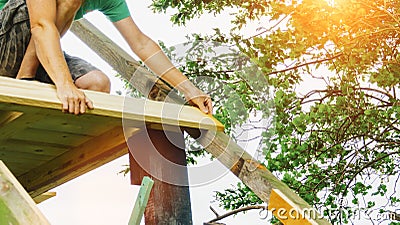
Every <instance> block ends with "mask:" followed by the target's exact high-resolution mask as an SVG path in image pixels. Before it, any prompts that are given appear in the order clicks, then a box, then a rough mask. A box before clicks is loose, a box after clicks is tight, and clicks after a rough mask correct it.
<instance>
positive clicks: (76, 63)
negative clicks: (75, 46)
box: [36, 53, 111, 93]
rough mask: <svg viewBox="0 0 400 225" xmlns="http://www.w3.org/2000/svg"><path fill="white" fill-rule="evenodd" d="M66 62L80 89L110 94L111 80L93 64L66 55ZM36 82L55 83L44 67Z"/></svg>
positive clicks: (41, 68)
mask: <svg viewBox="0 0 400 225" xmlns="http://www.w3.org/2000/svg"><path fill="white" fill-rule="evenodd" d="M64 57H65V61H66V62H67V65H68V68H69V70H70V72H71V75H72V79H73V80H74V82H75V85H76V86H77V87H78V88H80V89H85V90H92V91H100V92H105V93H110V86H111V82H110V79H109V78H108V77H107V75H105V74H104V73H103V72H101V71H100V70H99V69H97V68H96V67H95V66H93V65H92V64H90V63H88V62H86V61H85V60H83V59H81V58H78V57H75V56H70V55H68V54H66V53H64ZM36 80H38V81H40V82H44V83H53V82H52V81H51V79H50V77H49V76H48V75H47V73H46V71H45V70H44V69H43V67H42V66H39V68H38V70H37V73H36Z"/></svg>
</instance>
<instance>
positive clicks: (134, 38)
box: [114, 17, 212, 113]
mask: <svg viewBox="0 0 400 225" xmlns="http://www.w3.org/2000/svg"><path fill="white" fill-rule="evenodd" d="M114 26H115V27H116V28H117V29H118V31H119V32H120V33H121V35H122V36H123V37H124V39H125V40H126V41H127V43H128V44H129V46H130V48H131V49H132V51H133V52H134V53H135V54H136V55H137V56H138V57H139V58H140V59H141V60H143V61H144V62H145V64H146V65H147V66H148V67H149V68H150V69H151V70H153V71H154V72H155V73H156V74H157V75H159V76H161V77H162V78H163V79H165V80H166V81H167V82H168V83H170V84H171V85H172V86H174V87H176V88H177V89H178V90H179V91H181V92H183V94H184V95H185V97H186V99H187V100H188V101H189V102H191V103H192V104H193V105H196V106H197V107H199V109H200V110H201V111H203V112H204V113H212V102H211V98H210V97H209V96H208V95H207V94H205V93H204V92H202V91H201V90H199V89H198V88H197V87H195V86H194V85H193V84H192V83H191V82H190V81H189V80H188V79H187V77H186V76H185V75H183V74H182V73H181V72H180V71H179V70H178V69H177V68H175V67H174V66H173V65H172V63H171V62H170V60H169V59H168V58H167V57H166V56H165V54H164V53H163V52H162V51H161V49H160V47H159V46H158V45H157V44H156V43H155V42H154V41H153V40H151V39H150V38H149V37H147V36H146V35H145V34H143V33H142V32H141V31H140V29H139V28H138V27H137V25H136V24H135V23H134V21H133V20H132V17H127V18H125V19H122V20H120V21H117V22H114Z"/></svg>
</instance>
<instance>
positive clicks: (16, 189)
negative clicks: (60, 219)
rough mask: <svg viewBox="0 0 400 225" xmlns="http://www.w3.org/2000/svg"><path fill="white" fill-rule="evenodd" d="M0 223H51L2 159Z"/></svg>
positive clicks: (19, 224)
mask: <svg viewBox="0 0 400 225" xmlns="http://www.w3.org/2000/svg"><path fill="white" fill-rule="evenodd" d="M0 224H15V225H24V224H40V225H46V224H50V223H49V222H48V221H47V219H46V218H45V217H44V216H43V214H42V213H41V212H40V211H39V209H38V208H37V207H36V204H35V202H34V201H33V199H32V198H31V197H30V196H29V195H28V193H27V192H26V191H25V190H24V188H23V187H22V186H21V184H20V183H19V182H18V181H17V179H16V178H15V177H14V176H13V175H12V173H11V172H10V171H9V170H8V168H7V167H6V165H4V163H3V162H2V161H1V160H0Z"/></svg>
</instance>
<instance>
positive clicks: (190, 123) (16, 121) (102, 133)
mask: <svg viewBox="0 0 400 225" xmlns="http://www.w3.org/2000/svg"><path fill="white" fill-rule="evenodd" d="M85 94H86V95H87V96H88V97H89V98H90V99H91V100H92V101H93V102H94V105H95V109H94V110H90V111H89V112H88V113H86V114H84V115H79V116H76V115H70V114H66V113H62V112H61V110H60V109H61V104H60V101H59V100H58V98H57V96H56V91H55V87H54V86H53V85H48V84H42V83H38V82H34V81H21V80H15V79H10V78H5V77H0V159H1V160H2V161H3V162H4V163H5V164H6V165H7V167H8V168H9V169H10V170H11V171H12V173H13V174H14V175H15V176H16V177H17V178H18V180H19V181H20V182H21V183H22V185H23V186H24V187H25V188H26V189H27V191H28V192H29V193H30V194H31V196H33V197H35V196H37V195H39V194H41V193H43V192H45V191H47V190H49V189H51V188H53V187H55V186H58V185H60V184H62V183H64V182H66V181H68V180H71V179H73V178H75V177H77V176H79V175H81V174H83V173H86V172H88V171H90V170H92V169H94V168H97V167H98V166H100V165H103V164H104V163H107V162H109V161H111V160H113V159H115V158H117V157H119V156H122V155H124V154H126V153H127V147H126V143H125V136H124V131H123V126H122V118H123V119H124V120H125V121H126V122H129V125H130V127H129V129H126V128H127V127H125V134H127V133H129V134H132V135H134V133H135V132H136V131H138V130H140V129H141V127H143V126H154V127H162V126H182V127H191V128H202V129H208V130H209V129H211V130H222V129H223V125H222V124H221V123H219V122H218V121H217V120H215V119H214V118H212V117H209V116H207V115H205V114H203V113H201V112H200V111H199V110H198V109H196V108H194V107H190V106H182V105H178V104H171V103H161V102H155V101H151V100H145V99H134V98H130V99H129V100H127V99H125V98H124V97H122V96H113V95H108V94H103V93H98V92H92V91H85ZM127 102H128V104H129V105H128V106H126V105H125V106H124V104H126V103H127ZM166 109H174V110H166ZM160 125H162V126H160Z"/></svg>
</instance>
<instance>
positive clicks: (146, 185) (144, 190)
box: [128, 176, 154, 225]
mask: <svg viewBox="0 0 400 225" xmlns="http://www.w3.org/2000/svg"><path fill="white" fill-rule="evenodd" d="M153 184H154V181H153V180H152V179H151V178H150V177H148V176H145V177H143V180H142V184H141V187H140V190H139V194H138V196H137V198H136V201H135V205H134V207H133V210H132V214H131V217H130V219H129V222H128V225H140V222H141V221H142V218H143V214H144V210H145V208H146V206H147V202H148V200H149V196H150V192H151V188H152V187H153Z"/></svg>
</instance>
